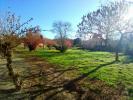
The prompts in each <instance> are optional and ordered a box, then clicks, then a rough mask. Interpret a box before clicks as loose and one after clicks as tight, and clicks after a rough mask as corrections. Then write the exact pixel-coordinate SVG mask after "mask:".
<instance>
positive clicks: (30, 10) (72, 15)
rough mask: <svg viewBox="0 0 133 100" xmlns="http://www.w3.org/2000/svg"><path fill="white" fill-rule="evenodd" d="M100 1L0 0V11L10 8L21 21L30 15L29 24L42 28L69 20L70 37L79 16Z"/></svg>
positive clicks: (90, 9) (50, 27)
mask: <svg viewBox="0 0 133 100" xmlns="http://www.w3.org/2000/svg"><path fill="white" fill-rule="evenodd" d="M103 1H104V0H102V2H103ZM100 3H101V0H0V13H4V12H5V11H8V9H10V10H11V11H12V12H15V13H16V15H19V16H21V19H22V21H24V20H28V19H29V18H31V17H32V18H33V19H34V20H33V21H32V22H31V23H30V24H32V25H33V26H35V25H39V26H40V27H41V28H42V29H52V23H53V22H55V21H65V22H70V23H71V24H72V28H73V32H71V37H74V36H75V31H76V30H77V24H78V23H79V22H80V21H81V17H82V16H83V15H85V14H87V13H88V12H90V11H93V10H96V9H97V8H98V7H99V6H100ZM8 7H9V8H8ZM42 33H43V35H45V36H46V37H48V38H54V36H55V35H54V34H53V33H50V32H42Z"/></svg>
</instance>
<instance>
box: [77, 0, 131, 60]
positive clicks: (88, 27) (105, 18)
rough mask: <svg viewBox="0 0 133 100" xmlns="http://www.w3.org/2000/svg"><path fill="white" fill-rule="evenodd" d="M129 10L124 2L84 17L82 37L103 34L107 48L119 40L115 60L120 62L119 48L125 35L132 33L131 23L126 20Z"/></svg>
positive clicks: (107, 6) (104, 7) (109, 5)
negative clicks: (110, 43) (111, 41)
mask: <svg viewBox="0 0 133 100" xmlns="http://www.w3.org/2000/svg"><path fill="white" fill-rule="evenodd" d="M128 9H129V3H128V2H126V1H124V0H122V1H119V2H109V3H107V4H106V5H101V7H100V9H98V10H97V11H94V12H91V13H88V15H87V16H83V18H82V22H81V23H80V24H79V25H78V27H79V30H78V32H79V34H80V36H83V35H86V34H92V35H95V34H102V36H103V38H105V47H108V46H109V41H110V40H118V44H117V45H116V47H115V54H116V56H115V60H116V61H118V60H119V58H118V51H119V50H118V48H119V47H120V46H119V45H120V43H121V40H122V38H123V34H126V33H128V32H129V31H130V32H131V23H129V22H130V21H129V20H126V21H125V20H124V17H125V15H126V14H127V12H128ZM123 20H124V21H123ZM118 37H120V39H118Z"/></svg>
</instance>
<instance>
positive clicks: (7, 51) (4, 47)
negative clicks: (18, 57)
mask: <svg viewBox="0 0 133 100" xmlns="http://www.w3.org/2000/svg"><path fill="white" fill-rule="evenodd" d="M31 20H32V18H31V19H30V20H28V21H26V22H25V23H22V24H21V23H20V17H17V16H15V14H12V13H11V12H8V13H7V16H5V17H4V18H2V17H1V18H0V54H1V56H3V57H5V58H6V60H7V65H6V67H7V69H8V72H9V76H10V77H11V78H12V80H13V83H14V85H15V86H16V89H17V90H20V89H21V84H22V81H21V80H20V78H19V75H18V73H15V72H14V70H13V68H12V51H13V48H15V47H17V46H18V45H19V44H20V43H21V37H22V36H23V34H24V33H25V31H24V30H25V28H24V25H26V24H28V23H29V22H30V21H31Z"/></svg>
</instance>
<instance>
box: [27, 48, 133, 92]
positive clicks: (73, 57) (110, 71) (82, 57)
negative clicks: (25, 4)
mask: <svg viewBox="0 0 133 100" xmlns="http://www.w3.org/2000/svg"><path fill="white" fill-rule="evenodd" d="M25 53H26V52H25ZM31 55H36V56H39V57H42V58H45V59H47V60H48V61H49V62H50V63H52V64H55V65H57V66H58V67H60V68H69V67H77V68H79V70H80V74H82V73H87V72H90V71H91V70H94V69H96V68H98V69H97V70H95V71H94V72H93V73H91V74H89V75H88V77H90V78H93V77H95V78H97V79H100V80H102V81H104V82H106V83H107V84H109V85H113V86H115V85H116V84H117V83H118V82H119V81H121V82H122V83H123V84H124V85H125V86H126V87H127V88H128V89H129V91H131V92H132V91H133V59H132V57H127V56H125V55H123V54H120V62H114V58H115V55H114V54H113V53H109V52H99V51H98V52H91V51H83V50H77V49H70V50H68V51H67V52H65V53H60V52H58V51H56V50H43V49H38V50H36V51H34V52H32V53H31Z"/></svg>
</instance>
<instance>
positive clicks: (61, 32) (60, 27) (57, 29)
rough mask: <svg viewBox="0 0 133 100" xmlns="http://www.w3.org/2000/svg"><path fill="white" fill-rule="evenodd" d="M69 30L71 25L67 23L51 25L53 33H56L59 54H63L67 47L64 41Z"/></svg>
mask: <svg viewBox="0 0 133 100" xmlns="http://www.w3.org/2000/svg"><path fill="white" fill-rule="evenodd" d="M70 30H71V24H70V23H68V22H55V23H53V32H54V33H56V39H57V44H58V47H57V48H58V49H59V50H60V52H64V51H65V50H66V49H67V47H66V45H65V40H66V39H67V37H68V32H69V31H70Z"/></svg>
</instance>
